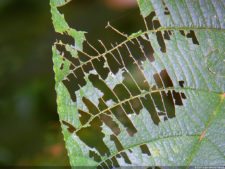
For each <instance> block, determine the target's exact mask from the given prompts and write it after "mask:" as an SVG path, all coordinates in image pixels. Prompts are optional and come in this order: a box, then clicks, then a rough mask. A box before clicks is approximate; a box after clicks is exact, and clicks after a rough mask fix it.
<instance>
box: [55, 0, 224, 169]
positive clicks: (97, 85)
mask: <svg viewBox="0 0 225 169" xmlns="http://www.w3.org/2000/svg"><path fill="white" fill-rule="evenodd" d="M65 3H68V1H65V0H57V1H56V0H51V13H52V20H53V24H54V27H55V31H56V32H58V33H60V34H64V36H70V37H72V38H73V40H74V44H69V43H65V42H63V41H61V40H57V41H56V42H55V43H54V45H53V48H52V50H53V62H54V72H55V81H56V92H57V105H58V112H59V116H60V122H61V125H62V130H63V134H64V139H65V142H66V147H67V150H68V155H69V158H70V164H71V166H95V167H99V168H112V167H115V168H117V167H121V166H145V167H147V166H200V165H205V166H209V165H213V166H224V165H225V142H224V140H225V114H224V113H225V101H224V100H225V99H224V98H225V95H224V93H225V65H224V64H225V62H224V60H225V48H224V46H225V31H224V29H225V1H224V0H138V4H139V8H140V13H141V17H140V19H142V20H143V21H144V23H145V29H143V30H141V31H139V32H137V33H133V34H131V35H130V36H127V35H125V34H123V33H121V32H119V31H118V30H116V29H115V28H113V27H112V26H111V25H110V24H108V28H112V30H113V31H114V33H115V32H116V33H119V34H120V35H121V36H122V37H123V38H124V39H123V40H122V41H121V42H119V43H115V42H114V43H112V45H111V46H110V47H109V46H107V45H105V44H106V43H105V42H102V41H99V44H100V45H101V47H102V49H104V51H100V50H99V49H96V47H94V46H93V45H92V44H90V43H89V42H88V40H87V39H86V38H85V32H82V31H77V30H75V29H73V28H70V27H69V25H68V24H67V22H66V21H65V18H64V15H63V14H61V13H60V12H59V10H58V8H59V7H60V6H62V5H63V4H65ZM90 50H92V53H90V52H89V51H90ZM93 53H96V54H93Z"/></svg>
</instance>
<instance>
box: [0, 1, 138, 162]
mask: <svg viewBox="0 0 225 169" xmlns="http://www.w3.org/2000/svg"><path fill="white" fill-rule="evenodd" d="M134 1H135V0H73V1H72V3H70V5H68V6H66V7H63V8H62V9H61V11H62V12H63V13H65V16H66V19H67V20H68V22H69V24H70V25H71V26H72V27H74V28H76V29H77V30H84V31H87V32H89V34H88V37H89V39H90V41H93V43H94V41H95V40H96V39H97V38H98V39H101V38H105V37H104V34H103V33H102V32H103V31H105V29H104V27H105V26H106V24H107V22H108V21H110V23H111V24H112V25H114V26H115V27H116V28H118V29H120V30H121V31H122V32H125V33H127V34H130V33H132V32H135V31H138V30H139V25H140V24H141V23H139V22H140V21H139V17H140V15H139V11H138V9H137V8H136V4H135V3H134ZM0 22H1V23H0V25H1V26H0V165H1V166H2V165H50V166H51V165H68V158H67V155H66V150H65V148H64V142H63V136H62V134H61V129H60V124H59V121H58V115H57V110H56V103H55V100H56V94H55V90H54V74H53V70H52V67H53V65H52V60H51V45H52V44H53V42H54V40H55V38H56V37H57V36H56V34H55V33H54V30H53V26H52V24H51V15H50V7H49V1H48V0H0ZM99 37H100V38H99ZM105 39H107V40H109V41H110V39H113V40H116V38H115V36H114V35H113V34H112V35H107V38H105Z"/></svg>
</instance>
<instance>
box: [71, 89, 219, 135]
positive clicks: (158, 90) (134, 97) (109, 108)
mask: <svg viewBox="0 0 225 169" xmlns="http://www.w3.org/2000/svg"><path fill="white" fill-rule="evenodd" d="M172 90H175V91H180V92H182V91H185V90H187V91H199V92H205V93H211V94H212V93H214V94H217V95H221V93H220V92H216V91H208V90H204V89H196V88H190V87H182V88H181V87H180V88H176V87H168V88H162V89H156V90H152V91H145V92H143V93H141V94H138V95H136V96H132V97H130V98H129V99H125V100H123V101H120V102H119V103H117V104H114V105H112V106H110V107H108V108H107V109H104V110H102V111H100V112H99V113H97V114H96V115H93V116H92V117H91V118H90V120H88V122H87V123H85V124H84V125H81V126H79V127H78V128H77V130H76V131H74V132H75V133H77V132H78V131H80V130H81V129H82V128H84V127H88V126H89V124H90V122H91V121H92V120H94V118H96V117H98V116H100V115H101V114H104V113H105V112H107V111H109V110H111V109H113V108H115V107H116V106H119V105H122V104H123V103H126V102H129V101H131V100H133V99H136V98H139V97H142V96H145V95H147V94H152V93H157V92H163V91H164V92H166V91H172Z"/></svg>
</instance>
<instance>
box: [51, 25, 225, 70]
mask: <svg viewBox="0 0 225 169" xmlns="http://www.w3.org/2000/svg"><path fill="white" fill-rule="evenodd" d="M173 30H176V31H179V30H202V31H204V30H205V31H218V32H225V29H218V28H208V27H160V28H158V29H155V30H147V31H144V32H142V33H140V34H138V35H137V36H134V37H132V36H128V37H127V39H126V40H124V41H123V42H121V43H119V44H118V45H116V46H115V47H113V48H111V49H109V50H107V51H105V52H103V53H101V54H99V55H96V56H91V55H88V54H87V53H85V52H84V51H82V50H79V49H76V50H77V51H78V52H81V53H82V54H84V55H86V56H88V57H90V58H91V59H89V60H88V61H86V62H83V63H81V64H80V65H79V66H75V65H73V66H74V67H75V68H74V69H72V70H70V71H69V73H68V74H70V73H73V72H74V71H76V70H77V69H79V68H82V67H83V66H84V65H86V64H87V63H90V62H92V61H93V60H94V59H97V58H99V57H101V56H103V57H104V58H105V57H106V55H107V54H109V53H112V52H113V51H114V50H116V49H118V48H119V47H121V46H123V45H124V44H126V43H128V42H130V41H132V40H133V39H136V38H138V37H140V36H143V35H147V34H149V33H157V32H159V31H173ZM56 44H57V45H65V44H64V43H57V42H56V43H55V45H56ZM64 58H65V59H66V60H68V59H67V58H66V57H64ZM68 61H69V62H70V63H71V64H73V63H72V62H71V61H70V60H68Z"/></svg>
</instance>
